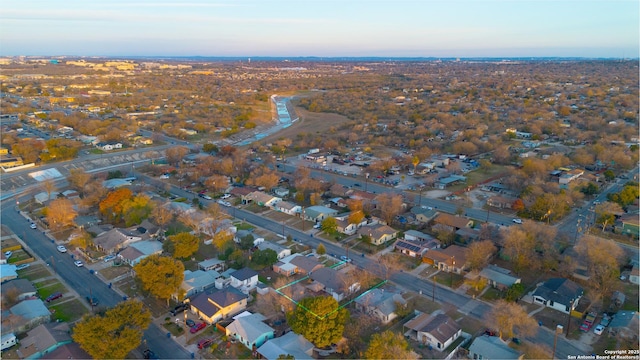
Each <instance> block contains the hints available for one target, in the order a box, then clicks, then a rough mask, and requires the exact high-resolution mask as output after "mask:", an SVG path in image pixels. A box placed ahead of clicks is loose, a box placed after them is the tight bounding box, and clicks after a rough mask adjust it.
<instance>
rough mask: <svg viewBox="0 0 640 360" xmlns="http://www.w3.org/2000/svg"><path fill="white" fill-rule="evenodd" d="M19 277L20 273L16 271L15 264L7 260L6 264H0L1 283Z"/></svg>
mask: <svg viewBox="0 0 640 360" xmlns="http://www.w3.org/2000/svg"><path fill="white" fill-rule="evenodd" d="M3 255H4V254H3ZM17 278H18V273H17V272H16V266H15V265H11V264H7V263H6V260H5V263H4V264H0V282H1V283H5V282H7V281H10V280H13V279H17Z"/></svg>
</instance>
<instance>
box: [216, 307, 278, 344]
mask: <svg viewBox="0 0 640 360" xmlns="http://www.w3.org/2000/svg"><path fill="white" fill-rule="evenodd" d="M265 320H266V318H265V317H264V315H262V314H260V313H255V314H251V313H248V314H239V315H238V316H236V317H234V320H233V322H232V323H231V324H229V325H228V326H227V327H226V335H227V336H230V337H233V338H235V339H237V340H238V341H239V342H240V343H241V344H243V345H244V346H246V347H247V349H249V350H254V349H257V348H258V347H260V346H262V344H264V343H265V342H266V341H267V340H269V339H273V338H274V337H275V329H273V328H272V327H271V326H269V325H267V324H266V323H265V322H264V321H265Z"/></svg>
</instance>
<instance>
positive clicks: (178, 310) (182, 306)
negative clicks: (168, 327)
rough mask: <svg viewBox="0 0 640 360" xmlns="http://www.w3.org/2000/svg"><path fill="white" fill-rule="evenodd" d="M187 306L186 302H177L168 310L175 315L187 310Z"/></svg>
mask: <svg viewBox="0 0 640 360" xmlns="http://www.w3.org/2000/svg"><path fill="white" fill-rule="evenodd" d="M188 307H189V306H188V305H187V304H178V305H176V307H174V308H173V309H171V311H169V312H170V313H171V315H173V316H176V315H177V314H180V313H181V312H183V311H185V310H187V308H188Z"/></svg>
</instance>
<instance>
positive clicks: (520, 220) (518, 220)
mask: <svg viewBox="0 0 640 360" xmlns="http://www.w3.org/2000/svg"><path fill="white" fill-rule="evenodd" d="M511 221H513V222H514V223H516V224H522V219H518V218H515V219H513V220H511Z"/></svg>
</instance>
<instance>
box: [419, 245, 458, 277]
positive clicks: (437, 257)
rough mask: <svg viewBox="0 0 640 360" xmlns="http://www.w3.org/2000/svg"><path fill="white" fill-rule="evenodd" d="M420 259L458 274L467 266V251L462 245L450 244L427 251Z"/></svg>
mask: <svg viewBox="0 0 640 360" xmlns="http://www.w3.org/2000/svg"><path fill="white" fill-rule="evenodd" d="M422 261H423V262H426V263H428V264H432V265H433V266H435V267H437V268H438V269H439V270H442V271H446V272H455V273H456V274H460V273H462V271H463V270H464V269H465V268H466V267H467V252H466V248H464V247H462V246H458V245H450V246H448V247H447V248H446V249H437V250H429V251H427V252H426V253H425V254H424V255H423V256H422Z"/></svg>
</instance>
